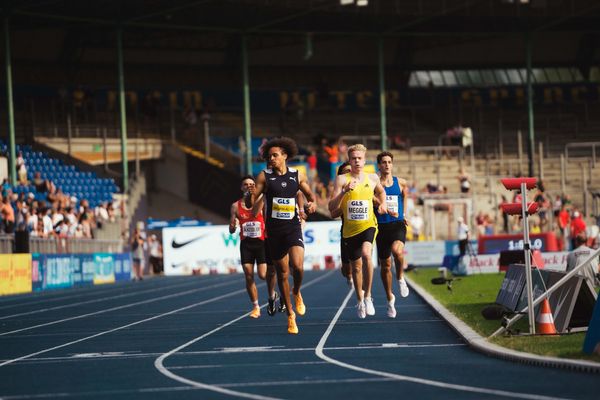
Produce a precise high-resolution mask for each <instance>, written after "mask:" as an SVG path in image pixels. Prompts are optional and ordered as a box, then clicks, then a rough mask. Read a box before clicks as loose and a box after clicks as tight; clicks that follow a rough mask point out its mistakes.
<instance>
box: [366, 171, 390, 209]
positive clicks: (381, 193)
mask: <svg viewBox="0 0 600 400" xmlns="http://www.w3.org/2000/svg"><path fill="white" fill-rule="evenodd" d="M370 178H371V182H372V183H374V184H375V189H374V194H375V196H373V198H374V199H375V198H377V201H379V205H378V206H377V212H378V213H379V214H380V215H382V214H387V213H388V209H387V204H386V202H385V189H384V188H383V186H382V185H381V181H380V180H379V177H378V176H377V175H376V174H371V176H370Z"/></svg>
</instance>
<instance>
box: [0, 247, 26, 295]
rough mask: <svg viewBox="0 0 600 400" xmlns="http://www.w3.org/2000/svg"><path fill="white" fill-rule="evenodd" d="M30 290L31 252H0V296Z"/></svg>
mask: <svg viewBox="0 0 600 400" xmlns="http://www.w3.org/2000/svg"><path fill="white" fill-rule="evenodd" d="M29 292H31V254H0V296H3V295H7V294H17V293H29Z"/></svg>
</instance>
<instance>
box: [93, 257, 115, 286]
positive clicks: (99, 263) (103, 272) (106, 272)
mask: <svg viewBox="0 0 600 400" xmlns="http://www.w3.org/2000/svg"><path fill="white" fill-rule="evenodd" d="M105 283H115V260H114V259H113V255H112V254H108V253H94V285H103V284H105Z"/></svg>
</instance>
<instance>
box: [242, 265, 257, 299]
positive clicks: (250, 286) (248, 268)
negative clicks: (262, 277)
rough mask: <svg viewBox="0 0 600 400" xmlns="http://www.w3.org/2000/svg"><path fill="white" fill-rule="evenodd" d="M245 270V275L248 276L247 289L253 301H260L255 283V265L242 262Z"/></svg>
mask: <svg viewBox="0 0 600 400" xmlns="http://www.w3.org/2000/svg"><path fill="white" fill-rule="evenodd" d="M242 269H243V270H244V277H245V278H246V291H247V292H248V296H249V297H250V301H251V302H252V303H255V302H258V292H257V290H256V284H255V283H254V265H253V264H242Z"/></svg>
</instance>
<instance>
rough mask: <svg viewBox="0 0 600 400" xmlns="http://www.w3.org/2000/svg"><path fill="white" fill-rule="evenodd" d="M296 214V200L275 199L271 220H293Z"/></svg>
mask: <svg viewBox="0 0 600 400" xmlns="http://www.w3.org/2000/svg"><path fill="white" fill-rule="evenodd" d="M295 214H296V199H295V198H293V197H292V198H287V197H273V206H272V209H271V218H275V219H293V218H294V215H295Z"/></svg>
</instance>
